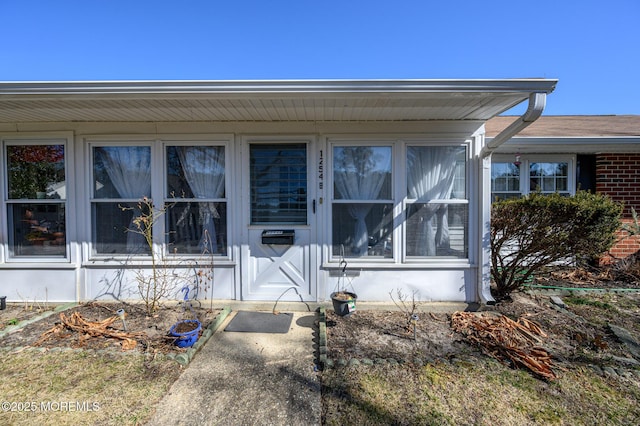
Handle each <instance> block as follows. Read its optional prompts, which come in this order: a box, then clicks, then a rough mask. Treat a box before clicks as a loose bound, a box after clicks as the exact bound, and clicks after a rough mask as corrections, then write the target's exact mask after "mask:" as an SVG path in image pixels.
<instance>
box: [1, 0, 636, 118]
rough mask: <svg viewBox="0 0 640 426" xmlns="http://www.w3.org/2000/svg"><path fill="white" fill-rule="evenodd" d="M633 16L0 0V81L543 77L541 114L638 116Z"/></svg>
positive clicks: (514, 5) (558, 7) (548, 9)
mask: <svg viewBox="0 0 640 426" xmlns="http://www.w3.org/2000/svg"><path fill="white" fill-rule="evenodd" d="M638 18H640V1H638V0H609V1H606V2H604V1H601V0H600V1H596V0H582V1H580V2H574V1H568V0H566V1H563V0H555V1H548V0H538V1H536V2H526V1H514V0H508V1H502V0H500V1H491V0H488V1H484V2H483V1H458V0H449V1H433V0H412V1H402V0H396V1H390V0H387V1H379V0H368V1H361V0H339V1H336V0H324V1H315V2H311V1H306V0H297V1H293V0H262V1H258V0H255V1H248V0H227V1H224V2H222V1H216V0H209V1H203V0H194V1H189V0H183V1H171V2H169V1H163V0H155V1H147V0H81V1H66V0H57V1H50V0H40V1H35V0H0V22H1V25H0V31H1V36H0V81H24V80H31V81H36V80H37V81H41V80H47V81H50V80H242V79H310V78H322V79H325V78H326V79H333V78H339V79H341V78H347V79H351V78H355V79H387V78H389V79H413V78H418V79H422V78H426V79H429V78H447V79H449V78H452V79H458V78H463V79H466V78H529V77H544V78H557V79H559V80H560V81H559V83H558V86H557V89H556V91H555V92H554V93H553V94H552V95H551V96H549V98H548V102H547V109H546V111H545V114H547V115H554V114H640V82H639V80H640V23H639V22H638ZM513 112H520V111H518V110H515V111H513Z"/></svg>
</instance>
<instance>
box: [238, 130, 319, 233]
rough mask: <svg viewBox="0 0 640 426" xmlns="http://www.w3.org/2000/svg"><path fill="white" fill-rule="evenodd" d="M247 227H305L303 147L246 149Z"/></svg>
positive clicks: (305, 205) (305, 170)
mask: <svg viewBox="0 0 640 426" xmlns="http://www.w3.org/2000/svg"><path fill="white" fill-rule="evenodd" d="M250 179H251V188H250V191H251V224H252V225H261V224H293V225H306V224H307V146H306V144H304V143H293V144H269V145H266V144H253V145H251V147H250Z"/></svg>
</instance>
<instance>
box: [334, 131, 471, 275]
mask: <svg viewBox="0 0 640 426" xmlns="http://www.w3.org/2000/svg"><path fill="white" fill-rule="evenodd" d="M326 146H327V153H328V155H327V160H326V168H325V173H324V176H325V178H326V179H325V188H326V189H325V194H326V199H327V200H328V201H329V202H328V203H326V205H327V206H326V222H325V223H326V229H327V235H329V240H328V242H327V246H328V247H327V259H328V260H327V266H329V267H338V263H339V262H340V253H334V251H333V213H332V212H333V204H334V199H333V197H334V193H333V191H334V182H333V180H334V176H333V162H334V158H333V148H334V147H335V146H374V147H376V146H391V155H392V156H393V158H392V164H391V191H392V194H391V200H380V202H381V203H388V202H391V203H393V256H392V257H391V258H381V257H372V256H362V257H348V258H346V259H345V260H346V261H347V262H348V264H349V267H350V268H352V267H355V268H368V267H371V268H376V267H383V268H384V267H393V268H402V267H407V268H415V267H425V268H441V267H443V266H446V267H454V268H457V267H463V268H467V267H469V265H470V264H471V258H472V257H473V256H474V253H472V250H473V247H474V246H473V244H474V235H473V232H475V231H474V230H473V229H472V224H473V223H475V222H474V219H473V217H474V215H475V214H477V212H476V211H475V210H474V209H472V203H471V201H472V199H474V197H477V194H474V193H473V188H472V186H471V184H470V183H471V180H470V179H471V178H470V177H471V175H472V174H473V171H474V170H475V169H474V166H473V157H472V156H473V152H474V148H473V147H474V144H473V139H472V138H469V137H468V136H462V135H461V136H459V137H456V136H450V135H433V136H432V137H431V136H429V137H428V138H425V137H419V136H418V137H405V138H394V137H385V138H380V137H376V136H373V135H372V136H371V137H367V135H361V136H359V137H357V138H350V137H343V136H337V135H336V136H327V145H326ZM408 146H464V147H465V148H466V163H465V165H466V167H465V189H466V198H465V199H464V200H462V199H460V200H456V199H453V200H443V202H447V203H450V204H454V203H461V204H466V205H468V206H469V211H468V218H467V224H466V232H467V236H466V238H467V244H468V251H467V257H466V258H453V257H444V256H440V257H439V256H432V257H418V256H410V257H408V256H407V255H406V208H407V199H408V194H407V174H406V169H405V168H406V162H407V147H408Z"/></svg>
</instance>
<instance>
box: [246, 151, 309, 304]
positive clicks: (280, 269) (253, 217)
mask: <svg viewBox="0 0 640 426" xmlns="http://www.w3.org/2000/svg"><path fill="white" fill-rule="evenodd" d="M244 148H245V152H248V156H245V161H244V167H243V168H244V172H243V180H244V181H245V182H247V189H248V199H247V201H246V202H245V203H244V204H245V206H246V210H245V211H246V214H247V215H248V217H247V221H246V222H245V223H248V226H247V228H246V230H245V232H243V235H244V238H243V244H242V252H241V257H242V261H241V268H242V299H243V300H282V301H287V300H288V301H300V300H301V299H303V300H305V301H314V300H316V272H315V270H316V269H317V267H316V262H315V260H314V259H315V256H316V253H317V249H316V247H315V235H316V233H315V227H314V224H315V199H314V198H313V197H314V194H315V191H313V188H314V187H313V185H312V184H311V183H310V181H309V179H310V176H311V173H309V170H311V168H310V162H309V157H310V156H309V152H310V141H269V142H264V141H249V142H248V143H247V144H246V145H245V146H244ZM247 157H248V158H247ZM246 193H247V191H246V190H245V194H246Z"/></svg>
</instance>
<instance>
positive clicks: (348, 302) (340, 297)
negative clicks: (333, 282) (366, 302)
mask: <svg viewBox="0 0 640 426" xmlns="http://www.w3.org/2000/svg"><path fill="white" fill-rule="evenodd" d="M345 296H346V297H345ZM357 299H358V295H356V294H355V293H351V292H349V291H339V292H334V293H331V302H332V303H333V310H334V311H335V313H336V314H338V315H340V316H341V317H347V316H349V315H351V314H352V313H354V312H355V311H356V300H357Z"/></svg>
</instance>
